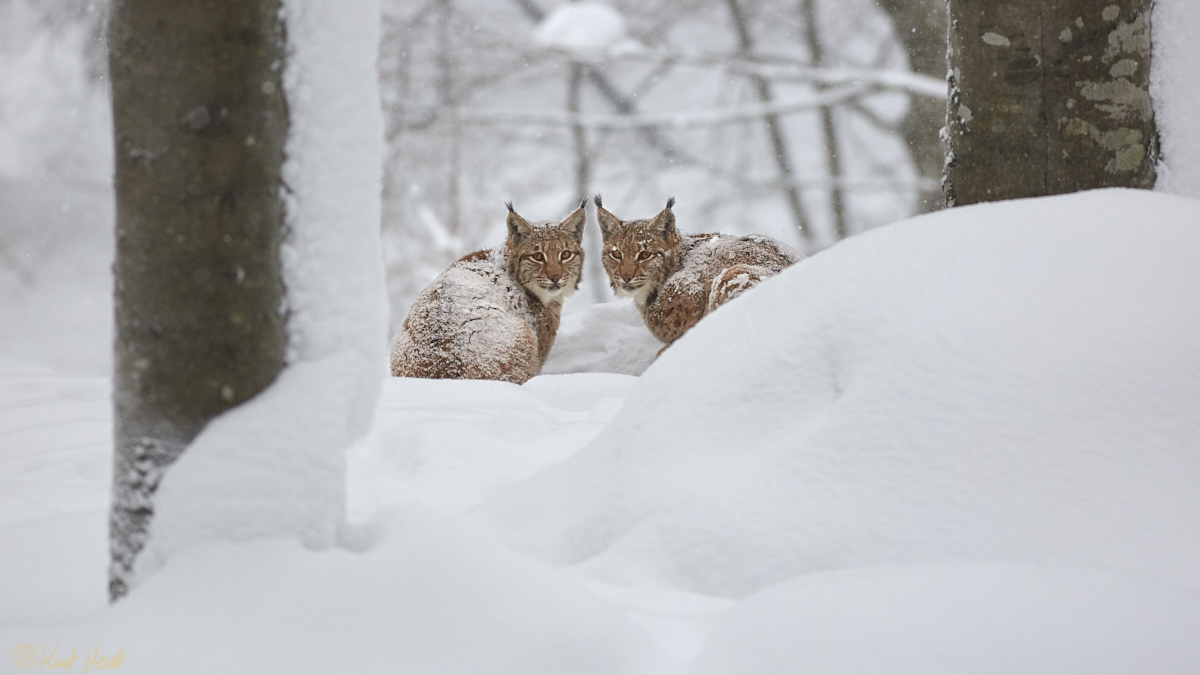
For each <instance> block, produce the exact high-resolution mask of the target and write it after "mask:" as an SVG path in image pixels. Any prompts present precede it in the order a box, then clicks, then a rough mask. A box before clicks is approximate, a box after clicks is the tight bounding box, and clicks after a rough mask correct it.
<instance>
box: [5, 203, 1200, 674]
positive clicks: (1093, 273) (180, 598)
mask: <svg viewBox="0 0 1200 675" xmlns="http://www.w3.org/2000/svg"><path fill="white" fill-rule="evenodd" d="M1198 245H1200V202H1197V201H1195V200H1190V199H1186V198H1181V197H1174V196H1169V195H1161V194H1155V193H1148V192H1132V191H1119V190H1112V191H1102V192H1092V193H1086V194H1078V195H1070V196H1065V197H1055V198H1048V199H1039V200H1027V201H1020V202H1009V203H1000V204H989V205H979V206H972V207H963V208H957V209H953V210H950V211H946V212H941V213H938V214H933V215H928V216H923V217H920V218H916V219H913V220H910V221H906V222H903V223H899V224H896V225H894V226H890V227H888V228H884V229H882V230H877V231H873V232H870V233H868V234H865V235H860V236H858V237H855V238H853V239H850V240H847V241H846V242H844V243H842V244H839V245H838V246H836V247H834V248H833V249H830V250H828V251H826V252H823V253H820V254H818V255H816V256H813V257H812V258H810V259H808V260H806V261H804V262H802V263H800V264H798V265H797V266H795V267H793V268H791V269H789V270H787V271H785V272H783V273H782V274H780V275H778V276H777V277H774V278H772V279H770V280H768V281H766V282H764V283H763V284H761V285H760V286H758V287H756V288H754V289H751V290H750V291H748V292H747V293H746V294H744V295H743V296H741V297H739V298H737V299H735V300H733V301H732V302H730V303H729V304H727V305H725V306H722V307H721V308H720V309H719V310H717V311H716V312H715V313H713V314H712V315H711V316H709V317H706V318H705V319H704V320H703V321H701V322H700V324H699V325H698V326H696V327H695V328H694V329H693V330H691V331H690V332H689V333H688V334H687V335H686V336H685V337H684V338H682V339H681V340H680V341H678V342H677V343H676V344H675V345H674V346H673V347H672V348H671V349H670V350H668V351H666V352H664V354H663V356H662V357H661V358H659V359H658V360H657V361H655V362H654V363H653V364H652V365H651V366H650V367H649V368H648V369H647V370H646V372H645V374H644V375H643V376H641V377H635V376H633V375H627V374H619V373H597V372H591V373H587V372H579V373H571V374H561V375H542V376H539V377H536V378H533V379H532V380H530V381H529V382H527V383H526V384H525V385H522V386H517V385H514V384H511V383H505V382H489V381H433V380H410V379H402V378H392V379H386V380H384V381H383V384H382V396H381V398H380V400H379V403H378V406H377V407H376V415H375V419H374V422H373V424H372V427H371V430H370V432H369V433H368V435H367V436H366V437H365V438H364V439H363V440H362V441H361V442H360V443H359V444H358V445H356V446H355V447H354V448H353V449H352V450H350V451H349V453H348V455H347V460H346V461H347V463H348V473H347V481H346V494H347V502H346V503H347V520H346V521H345V522H343V523H342V524H341V525H340V526H339V527H338V530H337V533H336V535H337V536H336V546H334V547H332V548H324V549H319V550H313V548H311V547H305V546H302V545H301V544H300V543H299V542H297V541H294V540H290V539H288V538H286V537H285V538H280V539H273V540H266V539H261V538H258V539H255V540H253V541H229V540H231V539H234V540H236V539H239V538H241V535H240V534H238V532H237V530H236V528H237V527H239V526H240V525H239V524H237V523H234V522H230V521H226V522H225V524H224V525H223V526H222V527H227V528H228V531H227V532H216V533H214V537H216V536H217V535H220V538H221V539H223V540H224V541H211V540H210V541H201V542H198V543H196V544H194V545H191V546H188V547H187V548H186V549H181V550H179V551H177V552H175V553H174V554H173V555H171V556H170V558H169V559H168V560H167V561H166V563H165V565H164V566H163V567H162V568H161V569H160V570H158V572H157V573H155V574H153V575H151V576H149V577H148V578H146V579H145V580H144V581H143V583H142V584H141V585H139V586H138V587H136V588H135V589H134V590H133V591H132V593H131V594H130V595H129V596H128V597H127V598H126V599H124V600H122V601H121V602H120V603H118V604H117V605H115V606H113V607H107V606H105V604H104V569H105V566H106V563H107V555H106V554H107V551H106V547H105V538H104V533H103V524H104V517H105V509H106V508H107V490H108V486H109V484H110V482H109V481H110V476H109V473H110V471H111V463H110V458H111V437H110V433H111V427H110V422H109V419H108V414H107V411H108V405H109V403H108V395H109V392H108V382H107V380H106V379H103V378H79V377H68V376H63V375H58V374H56V373H53V372H51V371H47V370H45V369H42V368H38V367H35V366H29V365H26V364H23V363H20V362H16V361H12V360H8V359H4V358H0V647H3V648H4V649H5V650H7V653H9V654H14V657H15V656H16V654H17V653H31V654H32V655H33V656H34V657H35V662H38V663H40V662H41V660H42V659H43V658H47V657H49V655H50V654H52V653H53V652H54V650H55V649H56V647H57V649H58V652H57V656H53V657H49V658H50V659H51V661H50V662H49V663H51V664H53V659H54V658H64V659H65V658H69V657H70V655H71V653H72V650H76V655H77V657H78V661H77V662H76V663H75V664H74V665H75V666H76V667H82V666H83V665H84V660H85V653H87V652H91V651H94V650H96V649H97V647H99V649H100V650H101V651H102V653H103V654H104V655H105V656H111V655H112V654H114V653H117V652H118V650H121V653H122V654H123V655H124V661H123V662H122V668H121V669H122V670H123V671H124V672H129V673H164V672H167V673H174V674H179V675H189V674H191V673H196V674H199V673H211V672H214V671H219V672H234V673H239V672H245V673H328V672H399V673H413V674H414V675H417V674H424V673H464V674H465V673H479V672H494V673H514V674H518V673H519V674H521V675H542V674H544V675H561V674H562V673H592V672H595V673H647V674H649V673H656V674H671V673H680V674H683V673H687V674H694V675H699V674H704V675H711V674H714V673H731V674H732V673H738V674H740V673H764V674H768V675H769V674H772V673H796V672H839V673H877V674H881V675H882V674H888V675H891V674H894V673H922V674H941V673H945V674H946V675H951V674H954V675H958V674H961V673H964V672H971V673H997V674H1000V673H1011V672H1021V673H1065V672H1072V673H1074V672H1086V673H1130V674H1133V673H1137V674H1140V673H1145V672H1153V673H1168V674H1175V673H1177V674H1180V675H1183V674H1190V673H1194V672H1200V643H1198V642H1197V641H1196V640H1195V635H1196V634H1197V632H1198V630H1200V579H1198V578H1197V577H1198V574H1197V572H1196V570H1200V565H1198V564H1197V563H1198V562H1200V561H1198V560H1197V556H1198V555H1200V546H1198V545H1197V538H1198V534H1197V532H1196V530H1195V523H1196V522H1198V520H1197V516H1198V515H1200V508H1198V505H1200V493H1198V492H1197V491H1196V490H1195V485H1197V479H1198V478H1200V450H1198V448H1200V443H1197V441H1198V440H1200V355H1198V353H1197V350H1195V349H1194V344H1193V342H1194V336H1195V335H1196V334H1197V329H1198V328H1200V301H1198V300H1197V299H1196V296H1195V293H1194V289H1195V288H1197V282H1198V281H1200V268H1197V267H1196V266H1195V265H1194V264H1192V261H1191V258H1192V257H1193V256H1192V255H1191V252H1192V251H1195V250H1197V246H1198ZM620 306H621V305H620V304H616V303H614V304H613V305H612V307H611V308H608V309H605V310H599V311H598V310H594V309H593V310H589V312H588V314H590V315H591V316H587V315H583V316H580V319H579V324H578V325H577V326H576V327H575V330H576V334H575V337H576V338H578V339H579V342H576V343H575V345H574V346H573V347H572V346H570V343H568V347H567V348H566V350H565V351H564V357H567V356H570V357H571V358H573V359H577V360H579V361H580V362H582V361H583V360H584V359H585V358H586V356H587V354H586V352H588V351H589V350H592V351H593V352H594V353H593V356H592V357H591V358H592V359H593V362H594V363H605V362H606V359H609V358H611V357H610V356H608V355H607V354H608V352H607V347H605V344H606V343H605V341H604V340H595V341H592V342H587V341H585V340H584V338H585V337H586V334H588V333H589V332H593V333H600V332H602V330H601V328H600V326H605V327H604V328H603V331H608V332H609V333H610V334H619V333H620V332H622V331H623V330H624V329H626V328H628V327H629V325H628V321H627V320H628V317H627V316H623V315H622V314H621V313H620V312H619V311H618V308H619V307H620ZM609 312H611V313H609ZM581 314H584V313H581ZM588 322H591V323H592V324H593V325H594V326H595V328H592V329H587V328H584V326H586V325H588ZM377 356H378V358H377V362H376V363H377V365H379V368H380V370H381V369H382V365H381V364H382V363H383V358H382V353H380V354H378V355H377ZM607 362H609V363H611V361H607ZM322 363H323V362H322ZM318 365H319V364H318ZM317 371H318V366H313V367H312V368H311V369H305V368H299V369H289V370H288V371H286V372H285V376H286V377H292V378H306V377H312V378H313V379H323V378H326V377H336V375H333V374H325V373H320V372H317ZM377 372H378V371H377ZM344 381H346V382H349V383H350V384H348V385H347V386H352V385H353V382H352V381H350V380H344ZM288 386H293V385H290V384H289V385H288ZM344 395H346V396H350V395H352V394H344ZM338 396H339V394H338V393H337V391H331V392H329V393H328V395H327V398H326V399H323V401H326V402H322V401H317V402H309V403H306V405H313V406H317V405H329V406H334V407H335V409H334V411H333V412H332V413H330V414H331V415H332V416H336V415H337V414H338V412H337V410H340V409H338V408H336V404H337V401H336V399H337V398H338ZM268 403H269V401H268V402H264V403H262V405H264V406H265V405H268ZM280 403H281V404H283V403H286V401H283V400H282V399H280ZM315 409H316V408H315V407H313V408H308V407H306V408H305V409H304V412H312V411H313V410H315ZM265 414H266V415H267V416H268V417H269V416H270V415H272V414H274V413H271V412H270V411H268V412H267V413H265ZM236 422H237V420H229V421H227V422H224V423H226V424H230V425H233V424H235V423H236ZM327 424H328V423H327V422H323V421H314V422H313V426H312V428H311V430H315V429H317V428H323V427H325V426H326V425H327ZM333 426H336V424H334V425H333ZM230 433H233V432H230ZM296 433H297V435H303V434H304V433H306V430H305V429H297V430H296ZM280 442H281V443H283V442H285V441H282V440H281V441H280ZM286 442H288V443H301V441H299V440H287V441H286ZM238 451H239V450H238V448H237V447H236V446H231V447H230V448H229V450H228V452H233V453H236V452H238ZM250 452H251V454H254V453H255V452H256V451H253V450H251V451H250ZM226 461H227V462H230V463H231V464H232V462H233V461H234V460H233V459H226ZM213 462H214V463H213V464H212V467H213V468H214V469H215V467H216V463H215V462H216V460H215V458H214V460H213ZM231 464H230V465H231ZM236 469H237V470H243V469H244V470H247V471H251V472H253V471H259V472H260V475H265V474H268V473H270V472H271V471H272V470H276V471H280V472H282V471H284V470H285V467H282V466H280V465H277V464H275V465H272V464H264V465H263V466H262V467H261V469H256V468H255V467H254V466H253V465H248V466H240V465H239V466H237V467H236ZM199 471H200V467H192V468H191V469H189V472H190V473H196V474H198V473H199ZM295 471H299V472H303V471H304V469H303V468H299V469H295ZM293 475H294V474H293ZM227 477H228V479H229V480H234V477H233V476H231V475H229V474H227ZM268 479H269V478H268ZM211 480H214V481H215V480H216V475H215V474H214V475H213V476H212V477H211ZM213 488H214V489H218V486H213ZM312 498H313V500H314V501H315V502H320V501H322V500H324V499H325V495H324V494H316V495H313V497H312ZM295 499H296V500H297V501H298V500H300V499H301V498H300V497H299V496H296V497H295ZM222 500H223V497H222V496H221V495H220V494H218V495H215V496H212V497H211V498H210V501H211V502H213V503H212V504H210V505H211V506H214V507H218V504H217V502H220V501H222ZM244 507H245V508H247V509H251V510H250V511H247V512H246V513H247V514H249V513H253V512H254V511H253V510H254V509H258V508H260V507H261V505H259V504H253V503H245V504H244ZM220 508H224V507H220ZM230 515H231V514H226V517H228V516H230ZM246 519H249V517H248V516H247V517H246ZM217 525H220V523H217ZM23 648H24V649H27V650H28V651H27V652H21V650H22V649H23ZM46 667H49V666H46ZM5 669H7V670H5ZM10 671H11V672H23V670H22V669H20V668H18V667H16V665H15V664H12V663H11V662H9V661H8V658H7V657H4V659H3V660H2V661H0V672H10Z"/></svg>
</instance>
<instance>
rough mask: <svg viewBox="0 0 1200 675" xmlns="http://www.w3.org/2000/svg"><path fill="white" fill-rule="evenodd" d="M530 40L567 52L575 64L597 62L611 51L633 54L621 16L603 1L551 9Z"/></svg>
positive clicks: (632, 43)
mask: <svg viewBox="0 0 1200 675" xmlns="http://www.w3.org/2000/svg"><path fill="white" fill-rule="evenodd" d="M533 39H534V41H535V42H537V44H539V45H541V46H542V47H545V48H547V49H556V50H560V51H564V52H567V53H568V54H570V55H571V56H572V57H573V58H575V59H576V60H579V61H586V62H593V61H599V60H601V59H603V58H605V57H606V56H608V55H611V54H612V53H614V52H628V51H636V50H637V49H638V48H639V45H638V43H637V42H636V41H635V40H632V39H630V38H629V37H628V32H627V31H626V27H625V17H623V16H621V13H620V12H619V11H617V10H616V9H615V8H614V7H613V6H612V5H609V4H606V3H603V2H590V1H587V0H585V1H584V2H568V3H565V4H562V5H559V6H558V7H555V8H554V9H553V10H551V11H550V12H549V13H548V14H546V17H545V18H544V19H542V22H541V23H540V24H538V26H537V28H536V29H535V30H534V33H533Z"/></svg>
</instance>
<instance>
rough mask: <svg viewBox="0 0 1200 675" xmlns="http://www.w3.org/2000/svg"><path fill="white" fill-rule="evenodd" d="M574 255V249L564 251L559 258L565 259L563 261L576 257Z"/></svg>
mask: <svg viewBox="0 0 1200 675" xmlns="http://www.w3.org/2000/svg"><path fill="white" fill-rule="evenodd" d="M574 257H575V253H574V252H573V251H563V252H562V255H560V256H558V258H559V260H563V261H566V260H570V259H571V258H574Z"/></svg>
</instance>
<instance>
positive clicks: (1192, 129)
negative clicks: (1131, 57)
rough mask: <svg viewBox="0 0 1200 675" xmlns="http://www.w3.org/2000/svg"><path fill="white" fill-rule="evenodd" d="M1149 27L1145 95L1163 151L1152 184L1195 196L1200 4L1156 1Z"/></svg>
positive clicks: (1199, 160) (1198, 187) (1199, 157)
mask: <svg viewBox="0 0 1200 675" xmlns="http://www.w3.org/2000/svg"><path fill="white" fill-rule="evenodd" d="M1152 26H1153V30H1154V59H1153V63H1152V66H1151V68H1152V70H1151V73H1150V94H1151V96H1152V97H1153V99H1154V115H1155V120H1156V122H1157V124H1158V131H1159V134H1160V136H1161V137H1162V154H1163V156H1162V161H1161V162H1160V163H1159V165H1158V186H1157V189H1158V190H1159V191H1162V192H1171V193H1174V194H1180V195H1186V196H1188V197H1197V198H1200V115H1197V114H1196V111H1197V110H1200V81H1198V80H1197V75H1196V64H1198V63H1200V42H1198V41H1197V40H1196V35H1197V34H1200V9H1198V8H1197V6H1196V2H1195V0H1157V1H1156V2H1155V3H1154V16H1153V17H1152Z"/></svg>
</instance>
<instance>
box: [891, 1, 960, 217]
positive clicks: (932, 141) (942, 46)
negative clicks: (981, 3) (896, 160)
mask: <svg viewBox="0 0 1200 675" xmlns="http://www.w3.org/2000/svg"><path fill="white" fill-rule="evenodd" d="M879 6H880V7H881V8H882V9H883V11H885V12H887V13H888V16H890V17H891V19H892V27H893V28H894V29H895V31H896V37H897V38H898V39H899V40H900V42H901V43H903V45H904V49H905V51H907V52H908V64H909V67H910V68H911V69H912V71H913V72H914V73H920V74H922V75H928V76H930V77H935V78H937V79H939V80H941V79H945V77H946V30H947V25H946V22H947V18H946V0H879ZM945 123H946V104H945V103H944V102H943V101H939V100H935V99H932V98H928V97H926V96H910V97H909V107H908V113H907V114H906V115H905V116H904V119H903V120H901V122H900V133H901V134H903V136H904V142H905V144H907V145H908V151H909V153H910V154H911V156H912V159H913V164H914V165H915V166H916V169H917V176H918V177H919V178H920V179H921V180H922V181H924V182H926V183H929V184H930V185H931V186H932V187H928V188H921V189H920V190H919V191H918V201H917V207H918V211H919V212H921V213H926V212H928V211H933V210H936V209H939V208H941V207H942V206H943V197H942V192H941V190H940V189H938V188H937V187H936V186H937V185H938V183H939V182H940V181H941V178H942V165H943V163H944V162H945V158H946V146H945V145H943V144H942V140H941V138H940V136H939V133H938V132H939V131H940V130H941V128H942V126H943V125H944V124H945Z"/></svg>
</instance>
